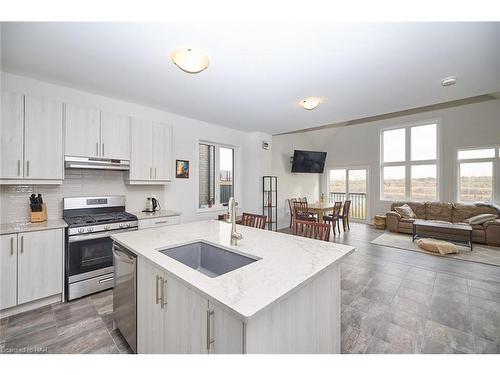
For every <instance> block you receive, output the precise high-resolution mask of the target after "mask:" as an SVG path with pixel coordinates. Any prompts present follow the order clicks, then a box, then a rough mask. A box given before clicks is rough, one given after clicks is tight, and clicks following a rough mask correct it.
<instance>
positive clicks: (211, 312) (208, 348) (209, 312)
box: [207, 309, 215, 351]
mask: <svg viewBox="0 0 500 375" xmlns="http://www.w3.org/2000/svg"><path fill="white" fill-rule="evenodd" d="M212 316H214V311H213V310H210V309H208V310H207V351H210V345H212V344H213V343H214V342H215V339H213V338H212V337H211V336H212V329H211V324H210V318H211V317H212Z"/></svg>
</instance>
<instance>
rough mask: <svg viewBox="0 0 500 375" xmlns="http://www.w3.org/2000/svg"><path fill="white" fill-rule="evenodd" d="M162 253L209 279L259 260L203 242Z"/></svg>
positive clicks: (166, 250)
mask: <svg viewBox="0 0 500 375" xmlns="http://www.w3.org/2000/svg"><path fill="white" fill-rule="evenodd" d="M160 252H161V253H163V254H165V255H166V256H168V257H170V258H173V259H175V260H176V261H178V262H181V263H182V264H185V265H186V266H188V267H191V268H193V269H195V270H197V271H198V272H201V273H203V274H205V275H207V276H209V277H217V276H220V275H223V274H225V273H228V272H231V271H234V270H235V269H238V268H240V267H243V266H246V265H248V264H250V263H253V262H256V261H257V260H258V259H253V258H249V257H247V256H244V255H241V254H237V253H234V252H232V251H228V250H226V249H223V248H220V247H217V246H214V245H211V244H208V243H206V242H202V241H199V242H194V243H190V244H187V245H181V246H177V247H173V248H170V249H165V250H160Z"/></svg>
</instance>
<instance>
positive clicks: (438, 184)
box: [379, 118, 442, 202]
mask: <svg viewBox="0 0 500 375" xmlns="http://www.w3.org/2000/svg"><path fill="white" fill-rule="evenodd" d="M425 125H436V159H426V160H413V161H412V160H411V129H412V128H415V127H419V126H425ZM398 129H405V160H404V161H397V162H384V160H383V158H384V132H385V131H390V130H398ZM379 140H380V150H379V165H380V169H379V173H380V178H379V197H380V201H381V202H396V201H398V200H404V201H418V202H424V201H432V202H438V201H439V200H440V198H441V196H442V193H441V179H442V176H441V121H440V119H438V118H437V119H429V120H425V121H419V122H409V123H406V124H399V125H394V126H390V127H384V128H381V129H380V133H379ZM414 165H436V198H435V199H434V200H415V199H413V198H412V197H411V167H412V166H414ZM401 166H403V167H405V196H404V197H401V198H400V199H391V198H387V197H385V196H384V167H401Z"/></svg>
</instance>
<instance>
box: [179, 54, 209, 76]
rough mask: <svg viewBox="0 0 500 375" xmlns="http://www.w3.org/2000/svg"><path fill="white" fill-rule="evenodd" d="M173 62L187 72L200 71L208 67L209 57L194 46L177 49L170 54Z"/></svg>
mask: <svg viewBox="0 0 500 375" xmlns="http://www.w3.org/2000/svg"><path fill="white" fill-rule="evenodd" d="M170 58H171V59H172V61H173V63H174V64H175V65H177V66H178V67H179V69H181V70H183V71H185V72H186V73H192V74H194V73H199V72H201V71H203V70H205V69H206V68H208V64H209V61H208V57H207V55H206V54H205V53H203V52H201V51H197V50H194V49H192V48H180V49H176V50H175V51H173V52H172V53H171V54H170Z"/></svg>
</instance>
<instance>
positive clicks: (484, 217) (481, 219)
mask: <svg viewBox="0 0 500 375" xmlns="http://www.w3.org/2000/svg"><path fill="white" fill-rule="evenodd" d="M496 218H497V215H495V214H481V215H476V216H472V217H469V218H468V219H465V222H466V223H467V224H471V225H472V224H484V223H486V222H487V221H490V220H494V219H496Z"/></svg>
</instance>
